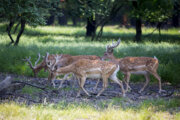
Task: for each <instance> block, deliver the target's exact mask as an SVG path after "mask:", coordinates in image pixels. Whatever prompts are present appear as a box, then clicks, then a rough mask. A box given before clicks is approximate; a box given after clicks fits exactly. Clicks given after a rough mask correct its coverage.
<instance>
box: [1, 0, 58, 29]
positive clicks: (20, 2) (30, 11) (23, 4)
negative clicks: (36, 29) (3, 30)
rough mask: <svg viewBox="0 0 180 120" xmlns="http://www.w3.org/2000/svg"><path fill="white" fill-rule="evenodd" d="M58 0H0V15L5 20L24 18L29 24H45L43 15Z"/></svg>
mask: <svg viewBox="0 0 180 120" xmlns="http://www.w3.org/2000/svg"><path fill="white" fill-rule="evenodd" d="M54 2H55V3H56V4H57V5H58V0H48V1H47V0H1V4H0V8H1V9H0V15H1V16H2V17H1V19H3V20H6V21H16V22H18V21H19V20H20V19H24V20H26V22H27V23H28V24H29V25H33V26H36V25H42V24H45V19H44V18H45V16H47V15H48V12H49V10H51V9H54V8H53V6H52V3H54Z"/></svg>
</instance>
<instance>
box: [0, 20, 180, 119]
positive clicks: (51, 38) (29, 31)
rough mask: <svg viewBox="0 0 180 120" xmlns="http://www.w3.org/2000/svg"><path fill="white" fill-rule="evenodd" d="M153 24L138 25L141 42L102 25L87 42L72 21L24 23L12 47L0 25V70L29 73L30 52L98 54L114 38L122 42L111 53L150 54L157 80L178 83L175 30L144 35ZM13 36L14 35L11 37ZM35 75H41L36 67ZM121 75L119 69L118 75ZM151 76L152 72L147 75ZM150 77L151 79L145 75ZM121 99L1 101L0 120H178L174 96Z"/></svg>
mask: <svg viewBox="0 0 180 120" xmlns="http://www.w3.org/2000/svg"><path fill="white" fill-rule="evenodd" d="M153 29H154V28H143V35H144V36H143V37H142V39H143V42H142V43H134V42H133V38H134V35H135V29H133V28H130V29H126V28H119V27H118V26H107V27H105V28H104V33H103V37H102V39H101V41H91V39H90V38H86V37H84V36H85V27H72V26H66V27H65V26H43V27H42V26H41V27H37V28H31V27H29V26H27V27H26V30H25V33H24V34H23V36H22V38H21V40H20V44H19V46H18V47H13V46H11V47H6V45H7V44H8V43H9V42H10V39H9V37H8V36H7V33H5V24H4V23H3V24H0V34H1V35H0V48H1V49H0V72H4V73H15V74H19V75H27V76H32V75H33V73H32V71H31V69H30V68H29V66H28V65H27V63H25V62H23V61H22V59H23V58H25V57H26V56H31V58H32V61H33V62H34V61H35V60H36V59H37V53H41V55H45V53H46V52H47V51H48V52H49V53H52V54H56V53H63V54H71V55H98V56H102V55H103V53H104V51H105V47H106V45H107V44H111V41H112V40H117V39H118V38H119V37H120V38H121V39H122V43H121V44H120V45H119V46H118V47H117V48H116V49H115V51H114V52H115V56H116V57H119V58H120V57H126V56H148V57H153V56H156V57H157V58H158V59H159V63H160V65H159V69H158V73H159V74H160V76H161V78H162V81H163V82H165V81H167V82H170V83H172V84H175V85H177V84H179V83H180V80H179V74H180V33H179V32H178V31H179V29H174V28H171V29H168V30H162V31H161V33H162V35H161V36H159V35H158V32H157V31H156V32H154V34H153V35H151V36H149V37H146V35H148V34H149V33H151V32H152V31H153ZM13 37H15V36H13ZM38 76H39V77H47V73H45V72H44V71H41V72H40V73H39V75H38ZM119 77H120V78H121V79H122V74H119ZM151 77H152V76H151ZM151 79H152V81H153V80H154V78H153V77H152V78H151ZM131 80H132V81H143V80H144V77H143V76H132V78H131ZM64 90H65V91H66V90H67V91H68V90H69V88H64ZM22 92H23V93H26V94H29V95H32V96H35V93H37V92H39V89H34V88H31V87H27V86H26V87H25V88H23V90H22ZM133 102H134V101H130V100H129V99H126V98H112V99H110V100H105V101H100V102H97V103H96V104H94V103H89V102H88V101H87V102H81V103H79V102H72V103H67V102H66V101H61V102H60V103H58V104H46V105H43V104H39V105H38V104H36V105H29V106H27V105H26V104H25V103H24V104H20V103H14V102H4V103H3V102H1V103H0V119H6V120H12V119H13V120H21V119H24V118H26V119H27V120H28V119H29V120H32V119H37V120H66V119H67V120H85V119H91V120H124V119H127V120H137V119H138V120H170V119H172V120H179V119H180V112H179V110H178V109H179V107H180V101H179V99H178V98H177V99H170V100H165V99H156V100H153V99H152V100H145V101H142V102H140V103H133Z"/></svg>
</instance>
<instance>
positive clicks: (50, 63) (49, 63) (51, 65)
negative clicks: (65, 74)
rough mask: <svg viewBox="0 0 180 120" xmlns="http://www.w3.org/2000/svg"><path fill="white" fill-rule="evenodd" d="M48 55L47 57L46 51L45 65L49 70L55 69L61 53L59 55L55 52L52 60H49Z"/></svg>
mask: <svg viewBox="0 0 180 120" xmlns="http://www.w3.org/2000/svg"><path fill="white" fill-rule="evenodd" d="M48 57H49V53H48V52H47V53H46V56H45V63H46V65H47V67H48V69H49V70H50V71H55V70H56V69H57V66H56V65H57V63H58V62H59V60H60V59H61V57H62V55H60V56H59V55H57V54H56V55H55V56H54V60H49V59H48Z"/></svg>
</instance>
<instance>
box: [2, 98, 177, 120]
mask: <svg viewBox="0 0 180 120" xmlns="http://www.w3.org/2000/svg"><path fill="white" fill-rule="evenodd" d="M113 101H114V99H112V101H110V102H107V104H108V106H107V107H106V108H101V107H100V106H98V105H96V106H93V104H91V103H86V102H82V103H76V102H73V103H67V102H65V101H62V102H60V103H58V104H47V105H43V104H39V105H30V106H27V105H25V104H18V103H14V102H10V103H1V104H0V118H1V119H6V120H11V119H13V120H23V119H24V118H26V119H27V120H32V119H37V120H85V119H88V120H124V119H126V120H179V119H180V112H177V111H176V109H177V108H178V107H179V106H180V101H179V100H178V99H171V100H166V101H165V100H161V99H160V100H148V101H144V102H143V103H139V104H138V105H139V107H138V108H135V107H132V106H130V107H126V108H123V107H122V105H121V103H122V102H124V101H125V100H117V98H116V102H117V101H118V103H119V104H118V103H116V104H115V103H112V104H110V103H111V102H113ZM174 102H177V103H174ZM99 107H100V108H99ZM162 107H163V108H164V109H163V110H161V109H159V108H162Z"/></svg>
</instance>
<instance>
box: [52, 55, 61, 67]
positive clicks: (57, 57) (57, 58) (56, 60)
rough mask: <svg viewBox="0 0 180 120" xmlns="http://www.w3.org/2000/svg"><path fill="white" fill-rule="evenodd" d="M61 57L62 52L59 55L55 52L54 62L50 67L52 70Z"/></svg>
mask: <svg viewBox="0 0 180 120" xmlns="http://www.w3.org/2000/svg"><path fill="white" fill-rule="evenodd" d="M61 57H62V54H61V55H60V56H59V55H57V54H56V56H55V57H54V58H55V63H54V65H53V67H52V70H55V66H56V65H57V63H58V62H59V59H61Z"/></svg>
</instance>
